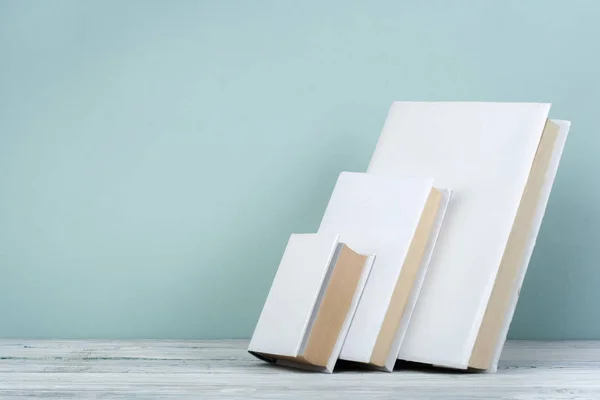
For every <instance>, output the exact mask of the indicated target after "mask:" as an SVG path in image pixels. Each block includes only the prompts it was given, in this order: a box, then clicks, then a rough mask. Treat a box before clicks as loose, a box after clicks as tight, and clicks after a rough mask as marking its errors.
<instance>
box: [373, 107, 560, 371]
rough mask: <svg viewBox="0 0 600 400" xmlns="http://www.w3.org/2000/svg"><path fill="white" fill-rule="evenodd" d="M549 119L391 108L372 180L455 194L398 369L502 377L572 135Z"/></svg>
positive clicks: (506, 110) (528, 111) (509, 110)
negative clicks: (426, 179)
mask: <svg viewBox="0 0 600 400" xmlns="http://www.w3.org/2000/svg"><path fill="white" fill-rule="evenodd" d="M549 110H550V104H544V103H470V102H431V103H428V102H395V103H394V104H393V105H392V107H391V109H390V112H389V114H388V117H387V119H386V122H385V125H384V128H383V131H382V133H381V136H380V138H379V141H378V143H377V146H376V149H375V152H374V154H373V156H372V159H371V162H370V164H369V168H368V172H369V173H374V174H381V173H411V174H414V173H418V174H421V175H422V176H434V177H435V178H436V182H438V183H439V184H440V185H442V186H448V187H452V189H453V191H454V196H453V201H452V203H451V204H450V206H449V207H448V210H447V215H446V221H445V223H444V225H443V227H442V229H441V231H440V234H439V238H438V243H437V246H436V251H435V253H434V254H433V257H432V259H431V263H430V266H429V271H428V274H427V278H426V280H425V282H424V284H423V288H422V290H421V294H420V297H419V301H418V303H417V306H416V307H415V310H414V313H413V316H412V319H411V321H410V325H409V328H408V330H407V333H406V337H405V340H404V342H403V344H402V346H401V349H400V353H399V358H400V359H403V360H409V361H416V362H421V363H428V364H433V365H439V366H444V367H450V368H459V369H467V368H474V369H479V370H487V371H495V370H496V368H497V361H498V357H499V354H500V351H501V348H502V345H503V343H504V341H505V338H506V332H507V330H508V325H509V324H510V319H511V318H512V315H513V312H514V307H515V305H516V299H517V297H518V291H519V289H520V285H521V283H522V280H523V276H524V274H525V271H526V268H527V264H528V262H529V258H530V256H531V252H532V251H533V246H534V244H535V238H536V236H537V232H538V230H539V226H540V224H541V220H542V217H543V214H544V210H545V207H546V203H547V199H548V196H549V193H550V188H551V186H552V181H553V180H554V175H555V173H556V168H557V167H558V162H559V159H560V154H561V152H562V148H563V146H564V139H565V138H566V132H567V131H568V123H558V124H555V123H553V122H552V121H549V120H548V113H549ZM561 124H562V125H561ZM561 126H562V128H561ZM561 132H562V133H561Z"/></svg>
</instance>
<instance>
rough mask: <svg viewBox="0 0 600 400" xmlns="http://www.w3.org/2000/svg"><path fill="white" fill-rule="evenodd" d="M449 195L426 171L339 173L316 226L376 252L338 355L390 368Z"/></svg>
mask: <svg viewBox="0 0 600 400" xmlns="http://www.w3.org/2000/svg"><path fill="white" fill-rule="evenodd" d="M449 198H450V191H449V190H442V189H437V188H435V187H434V181H433V179H431V178H414V177H406V176H398V175H384V174H380V175H378V174H364V173H350V172H343V173H342V174H340V176H339V178H338V180H337V183H336V185H335V189H334V190H333V194H332V195H331V199H330V200H329V204H328V206H327V209H326V211H325V214H324V216H323V220H322V221H321V225H320V227H319V233H321V234H328V235H333V234H336V233H339V234H340V241H342V242H344V243H347V244H348V245H349V246H350V247H352V248H353V249H354V250H356V251H358V252H359V253H363V254H375V255H376V258H375V263H374V264H373V270H372V272H371V275H370V277H369V280H368V282H367V285H366V287H365V290H364V293H363V295H362V298H361V300H360V303H359V305H358V309H357V311H356V315H355V316H354V319H353V321H352V324H351V325H350V330H349V332H348V336H347V337H346V341H345V342H344V346H343V348H342V352H341V354H340V358H341V359H343V360H349V361H355V362H361V363H366V364H368V365H370V366H372V367H375V368H379V369H383V370H387V371H391V370H392V369H393V367H394V364H395V362H396V359H397V356H398V351H399V349H400V345H401V343H402V340H403V337H404V335H405V333H406V329H407V326H408V322H409V320H410V317H411V313H412V310H413V309H414V306H415V302H416V301H417V297H418V295H419V291H420V288H421V285H422V283H423V279H424V278H425V273H426V270H427V265H428V264H429V259H430V257H431V254H432V252H433V248H434V246H435V241H436V238H437V233H438V232H439V230H440V227H441V225H442V220H443V218H444V214H445V210H446V207H447V204H448V201H449Z"/></svg>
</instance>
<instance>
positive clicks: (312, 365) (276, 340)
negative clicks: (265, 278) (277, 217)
mask: <svg viewBox="0 0 600 400" xmlns="http://www.w3.org/2000/svg"><path fill="white" fill-rule="evenodd" d="M373 260H374V257H373V256H365V255H360V254H357V253H355V252H354V251H352V250H351V249H350V248H349V247H348V246H346V245H345V244H343V243H340V241H339V235H338V234H336V233H332V234H293V235H291V236H290V239H289V241H288V244H287V246H286V249H285V252H284V254H283V257H282V259H281V263H280V265H279V269H278V270H277V273H276V275H275V278H274V280H273V284H272V286H271V290H270V291H269V294H268V296H267V299H266V302H265V305H264V307H263V310H262V312H261V314H260V318H259V320H258V323H257V325H256V328H255V331H254V334H253V335H252V339H251V341H250V345H249V347H248V351H249V352H250V353H252V354H254V355H255V356H257V357H258V358H261V359H263V360H265V361H270V362H275V363H278V364H282V365H286V366H293V367H299V368H305V369H311V370H316V371H322V372H329V373H330V372H332V371H333V367H334V365H335V362H336V360H337V359H338V356H339V353H340V351H341V347H342V344H343V342H344V339H345V337H346V334H347V331H348V328H349V326H350V322H351V320H352V317H353V316H354V313H355V310H356V307H357V306H358V302H359V299H360V296H361V294H362V291H363V288H364V286H365V283H366V281H367V278H368V276H369V273H370V271H371V266H372V264H373Z"/></svg>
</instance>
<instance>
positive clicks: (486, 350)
mask: <svg viewBox="0 0 600 400" xmlns="http://www.w3.org/2000/svg"><path fill="white" fill-rule="evenodd" d="M558 131H559V127H558V125H556V124H554V123H553V122H551V121H550V120H547V121H546V126H545V127H544V131H543V133H542V138H541V139H540V143H539V145H538V149H537V152H536V154H535V158H534V160H533V163H532V166H531V172H530V173H529V178H528V180H527V185H526V186H525V190H524V192H523V196H522V197H521V203H520V204H519V208H518V210H517V216H516V217H515V221H514V222H513V227H512V230H511V232H510V236H509V237H508V242H507V244H506V249H505V250H504V255H503V256H502V261H501V262H500V267H499V269H498V274H497V275H496V281H495V283H494V287H493V289H492V293H491V295H490V299H489V301H488V304H487V307H486V310H485V314H484V316H483V320H482V322H481V326H480V327H479V332H478V334H477V339H476V341H475V345H474V347H473V351H472V352H471V357H470V359H469V367H470V368H475V369H483V370H485V369H488V368H489V367H490V366H491V363H492V358H493V356H494V350H495V348H496V343H497V341H498V340H499V338H498V336H499V334H500V330H501V329H502V326H503V323H504V319H505V318H506V310H507V308H508V306H509V303H510V298H511V294H512V292H513V291H514V290H515V279H516V277H517V273H518V268H519V265H521V260H522V258H523V254H524V251H525V246H526V244H527V238H528V235H529V232H530V230H531V226H532V223H533V217H534V214H535V211H536V208H537V204H538V202H539V197H540V194H541V190H542V186H543V185H544V178H545V176H546V171H547V170H548V167H549V165H550V160H551V158H552V153H553V151H554V144H555V143H556V140H557V138H558Z"/></svg>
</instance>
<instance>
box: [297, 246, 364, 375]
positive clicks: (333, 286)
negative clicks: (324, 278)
mask: <svg viewBox="0 0 600 400" xmlns="http://www.w3.org/2000/svg"><path fill="white" fill-rule="evenodd" d="M366 261H367V256H363V255H361V254H358V253H355V252H354V251H353V250H352V249H350V248H349V247H348V246H346V245H343V248H342V250H341V251H340V256H339V258H338V260H337V263H336V264H335V266H334V270H333V272H332V275H331V279H330V281H329V285H328V286H327V289H326V291H325V294H324V296H323V300H322V302H321V306H320V308H319V310H318V312H317V316H316V319H315V323H314V325H313V328H312V329H311V331H310V333H309V338H308V342H307V344H306V348H305V350H304V353H303V354H301V355H299V356H298V359H299V360H302V361H304V362H307V363H309V364H312V365H317V366H321V367H325V366H327V362H328V361H329V358H330V357H331V353H332V351H333V348H334V347H335V344H336V342H337V340H338V337H339V335H340V331H341V329H342V326H343V325H344V321H345V320H346V317H347V316H348V312H349V311H350V307H351V306H352V299H353V298H354V294H355V293H356V289H357V287H358V283H359V281H360V278H361V275H362V272H363V270H364V267H365V263H366Z"/></svg>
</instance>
